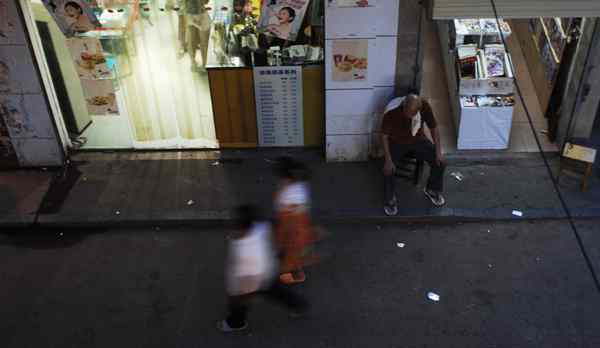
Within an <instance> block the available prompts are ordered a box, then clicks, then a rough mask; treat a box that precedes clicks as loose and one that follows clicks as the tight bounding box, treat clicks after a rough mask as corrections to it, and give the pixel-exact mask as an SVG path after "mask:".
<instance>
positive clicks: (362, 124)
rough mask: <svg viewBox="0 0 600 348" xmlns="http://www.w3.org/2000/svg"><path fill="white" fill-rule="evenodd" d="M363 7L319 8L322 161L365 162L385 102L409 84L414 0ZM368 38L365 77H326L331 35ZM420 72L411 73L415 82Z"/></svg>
mask: <svg viewBox="0 0 600 348" xmlns="http://www.w3.org/2000/svg"><path fill="white" fill-rule="evenodd" d="M373 3H374V5H373V6H371V7H368V8H358V7H355V8H337V7H332V6H327V5H326V8H325V24H326V34H325V39H326V44H325V90H326V98H325V100H326V114H325V119H326V155H327V160H328V161H365V160H367V159H368V157H369V154H370V152H371V149H372V144H373V136H372V134H373V130H376V128H377V127H378V121H379V116H380V114H381V113H382V112H383V109H384V107H385V105H386V104H387V102H388V101H389V100H390V99H391V98H392V97H393V96H394V95H396V94H399V93H404V92H406V91H407V90H408V89H409V88H410V86H411V85H412V84H413V80H414V74H415V62H416V60H417V59H416V58H417V38H418V32H419V30H418V23H419V15H420V13H421V6H420V5H419V2H418V1H417V0H401V1H399V0H378V1H376V2H373ZM348 39H364V40H367V41H368V45H369V50H368V60H369V62H368V71H367V79H365V80H363V81H358V82H343V83H341V82H337V81H332V78H331V77H332V60H333V58H332V55H331V49H332V46H333V43H334V42H335V41H336V40H348ZM419 81H420V77H417V82H419Z"/></svg>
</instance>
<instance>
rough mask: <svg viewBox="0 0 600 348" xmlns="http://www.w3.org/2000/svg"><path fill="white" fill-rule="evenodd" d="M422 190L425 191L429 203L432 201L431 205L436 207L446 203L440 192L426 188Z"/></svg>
mask: <svg viewBox="0 0 600 348" xmlns="http://www.w3.org/2000/svg"><path fill="white" fill-rule="evenodd" d="M423 192H425V196H427V198H429V200H430V201H431V203H433V205H435V206H436V207H441V206H442V205H444V204H446V200H445V199H444V196H442V194H441V193H439V192H435V191H432V190H428V189H427V188H426V189H425V190H424V191H423Z"/></svg>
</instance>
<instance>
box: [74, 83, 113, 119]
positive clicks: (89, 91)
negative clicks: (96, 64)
mask: <svg viewBox="0 0 600 348" xmlns="http://www.w3.org/2000/svg"><path fill="white" fill-rule="evenodd" d="M81 86H82V87H83V94H84V96H85V100H86V102H87V108H88V112H89V113H90V115H96V116H98V115H111V114H112V115H115V114H118V113H119V107H118V106H117V97H116V95H115V88H114V86H113V83H112V80H86V79H82V80H81Z"/></svg>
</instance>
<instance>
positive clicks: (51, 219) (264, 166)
mask: <svg viewBox="0 0 600 348" xmlns="http://www.w3.org/2000/svg"><path fill="white" fill-rule="evenodd" d="M282 154H288V153H287V152H283V153H282V151H281V150H278V151H272V152H269V151H266V152H260V153H257V152H252V151H249V152H244V151H229V152H223V153H221V154H216V153H212V152H209V153H204V152H173V153H141V154H137V153H119V154H101V153H100V154H99V153H80V154H77V155H76V156H75V157H74V158H73V162H72V163H71V165H70V166H68V167H67V170H66V171H59V172H55V173H54V174H56V176H55V177H54V179H53V180H52V182H51V183H49V181H50V180H49V178H48V177H47V175H48V174H49V173H46V172H42V173H38V175H37V176H35V177H34V179H36V180H38V181H39V185H32V184H31V183H29V182H24V183H20V181H23V180H25V179H28V178H29V177H31V176H32V174H35V172H33V173H28V174H30V175H29V176H26V175H24V174H23V173H21V172H18V171H17V172H3V173H0V192H2V193H4V194H2V195H0V228H6V227H8V226H15V225H18V226H22V227H23V226H31V225H37V226H42V227H50V226H53V227H65V226H86V227H97V226H104V227H115V226H117V227H123V226H129V227H131V226H148V225H162V226H166V225H173V224H174V225H176V226H179V225H180V224H182V223H188V224H190V225H196V224H199V223H205V222H208V223H214V222H223V221H228V220H229V219H230V218H231V212H232V211H233V209H234V207H235V206H237V205H239V204H242V203H246V202H253V203H256V204H258V205H260V206H262V207H263V209H264V210H265V211H267V212H268V211H269V210H270V209H271V205H272V197H273V193H274V191H275V189H276V184H277V179H276V177H275V175H274V174H275V173H274V172H275V170H274V169H275V160H276V158H277V157H279V156H281V155H282ZM194 156H195V157H194ZM293 156H294V158H298V159H300V160H303V161H304V162H305V163H307V165H308V166H309V167H310V168H311V169H312V180H311V189H312V195H313V204H312V210H313V215H314V216H315V218H316V219H317V220H319V221H322V222H349V221H364V220H367V219H368V220H371V221H373V222H381V221H386V220H390V219H389V218H387V217H386V216H385V215H384V214H383V208H382V202H383V177H382V174H381V163H379V162H378V161H376V160H373V161H369V162H364V163H325V162H324V161H323V159H322V156H320V154H319V153H318V152H316V151H297V153H296V152H294V153H293ZM448 162H449V167H448V169H447V173H446V176H445V183H446V190H445V195H446V198H447V199H446V201H447V204H446V205H445V206H444V207H442V208H437V207H434V206H433V205H432V204H431V203H430V202H429V200H428V199H427V198H426V197H425V195H424V194H423V188H424V186H425V184H426V173H425V175H423V177H422V179H421V181H420V184H419V185H418V186H415V185H413V184H412V182H409V181H407V180H403V179H398V187H397V196H398V200H399V205H400V206H399V215H398V217H396V218H394V219H391V220H394V221H396V222H398V221H415V220H429V221H446V222H448V221H469V220H471V221H472V220H479V221H481V220H499V219H504V220H509V219H523V218H524V219H540V218H542V219H545V218H563V217H565V212H564V210H563V209H562V207H561V203H560V201H559V200H558V198H557V194H556V191H555V189H554V187H553V185H552V181H551V179H550V176H549V175H548V172H547V169H546V167H545V166H544V164H543V162H542V161H541V160H540V158H539V156H538V155H537V154H535V155H522V156H515V157H514V158H512V157H511V158H510V159H506V158H487V159H485V160H474V159H460V158H448ZM551 165H552V168H553V169H554V170H556V169H557V167H558V161H557V158H556V157H553V158H552V162H551ZM26 174H27V173H26ZM457 177H458V178H460V180H459V179H457ZM30 181H31V180H30ZM560 187H561V190H562V192H563V195H564V198H565V200H566V201H567V203H568V205H569V207H570V209H571V213H572V214H573V215H574V216H576V217H579V218H590V217H596V218H600V172H598V173H595V174H594V175H593V177H592V179H591V182H590V189H589V190H588V191H587V192H581V191H580V189H579V180H578V179H577V178H576V177H567V176H565V177H563V178H561V182H560ZM21 207H22V208H21ZM513 210H519V211H521V212H523V217H516V216H514V215H513V214H512V212H513Z"/></svg>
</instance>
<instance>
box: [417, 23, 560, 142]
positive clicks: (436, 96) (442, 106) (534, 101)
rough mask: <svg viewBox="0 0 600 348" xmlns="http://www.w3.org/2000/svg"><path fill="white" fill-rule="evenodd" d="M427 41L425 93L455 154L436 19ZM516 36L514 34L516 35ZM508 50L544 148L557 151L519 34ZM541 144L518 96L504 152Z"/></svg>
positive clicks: (428, 26)
mask: <svg viewBox="0 0 600 348" xmlns="http://www.w3.org/2000/svg"><path fill="white" fill-rule="evenodd" d="M424 35H425V44H424V48H423V49H424V59H423V81H422V91H421V93H422V95H424V96H425V97H426V98H428V99H429V100H430V101H431V104H432V107H433V110H434V112H435V115H436V118H437V120H438V123H439V127H440V133H441V138H442V147H443V148H444V152H445V153H455V152H457V149H456V138H457V134H456V126H455V125H454V123H453V120H452V111H451V108H450V99H449V93H448V83H447V81H446V74H445V72H444V69H445V67H444V62H443V60H442V55H441V47H440V41H439V38H438V36H437V35H438V33H437V26H436V24H435V22H428V23H426V25H425V31H424ZM513 35H514V34H513ZM507 45H508V47H509V50H510V51H511V52H512V59H513V64H514V66H515V76H516V77H517V81H518V83H519V85H520V87H521V92H522V93H523V97H524V99H525V102H526V104H527V108H528V110H529V112H530V115H531V118H532V120H533V124H534V126H535V128H536V129H537V131H538V136H539V140H540V142H541V144H542V148H543V149H544V151H547V152H554V151H558V147H557V146H556V145H555V144H552V143H550V142H549V141H548V138H547V136H546V135H545V134H544V132H543V130H545V129H546V128H547V125H546V120H545V118H544V115H543V113H542V110H541V107H540V103H539V101H538V98H537V95H536V92H535V89H534V87H533V82H532V80H531V77H530V75H529V70H528V68H527V63H526V62H525V58H524V57H523V53H522V51H521V47H520V46H519V44H518V40H517V39H516V37H514V36H511V37H509V38H508V40H507ZM537 151H538V147H537V144H536V141H535V138H534V136H533V132H532V131H531V127H530V125H529V122H528V120H527V115H526V113H525V110H524V108H523V105H522V104H521V102H520V100H519V98H518V97H517V105H515V111H514V114H513V124H512V130H511V136H510V145H509V149H508V150H506V151H501V152H537Z"/></svg>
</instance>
